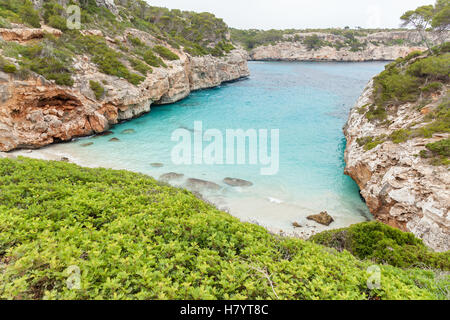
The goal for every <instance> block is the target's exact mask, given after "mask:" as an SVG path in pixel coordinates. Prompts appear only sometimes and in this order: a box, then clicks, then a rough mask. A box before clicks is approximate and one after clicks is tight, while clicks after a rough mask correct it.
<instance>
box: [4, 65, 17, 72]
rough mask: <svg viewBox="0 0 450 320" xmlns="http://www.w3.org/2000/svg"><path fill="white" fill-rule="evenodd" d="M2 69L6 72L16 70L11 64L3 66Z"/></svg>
mask: <svg viewBox="0 0 450 320" xmlns="http://www.w3.org/2000/svg"><path fill="white" fill-rule="evenodd" d="M3 71H4V72H6V73H14V72H16V71H17V68H16V66H15V65H13V64H7V65H5V66H3Z"/></svg>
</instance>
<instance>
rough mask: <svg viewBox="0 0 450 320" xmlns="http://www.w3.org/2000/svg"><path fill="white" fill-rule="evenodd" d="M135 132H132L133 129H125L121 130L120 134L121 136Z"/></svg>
mask: <svg viewBox="0 0 450 320" xmlns="http://www.w3.org/2000/svg"><path fill="white" fill-rule="evenodd" d="M135 132H136V131H134V129H125V130H123V131H122V132H121V133H122V134H130V133H135Z"/></svg>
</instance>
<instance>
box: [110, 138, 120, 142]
mask: <svg viewBox="0 0 450 320" xmlns="http://www.w3.org/2000/svg"><path fill="white" fill-rule="evenodd" d="M118 141H120V139H119V138H111V139H109V142H118Z"/></svg>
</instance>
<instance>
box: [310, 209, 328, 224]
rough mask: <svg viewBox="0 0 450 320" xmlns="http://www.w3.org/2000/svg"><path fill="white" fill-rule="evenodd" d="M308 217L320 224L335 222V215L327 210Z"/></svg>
mask: <svg viewBox="0 0 450 320" xmlns="http://www.w3.org/2000/svg"><path fill="white" fill-rule="evenodd" d="M307 219H308V220H312V221H315V222H317V223H319V224H322V225H324V226H329V225H330V224H332V223H333V222H334V219H333V217H332V216H330V215H329V214H328V212H326V211H324V212H321V213H319V214H316V215H312V216H309V217H307Z"/></svg>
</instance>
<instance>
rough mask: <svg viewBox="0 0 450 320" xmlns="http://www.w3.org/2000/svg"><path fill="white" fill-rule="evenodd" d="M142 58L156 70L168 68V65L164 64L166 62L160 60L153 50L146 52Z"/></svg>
mask: <svg viewBox="0 0 450 320" xmlns="http://www.w3.org/2000/svg"><path fill="white" fill-rule="evenodd" d="M142 58H143V59H144V61H145V62H146V63H147V64H148V65H150V66H152V67H155V68H158V67H164V68H166V67H167V65H166V64H165V63H164V61H162V60H161V58H158V57H157V56H156V55H155V54H154V53H153V50H151V49H148V50H146V51H145V52H144V53H143V55H142Z"/></svg>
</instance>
